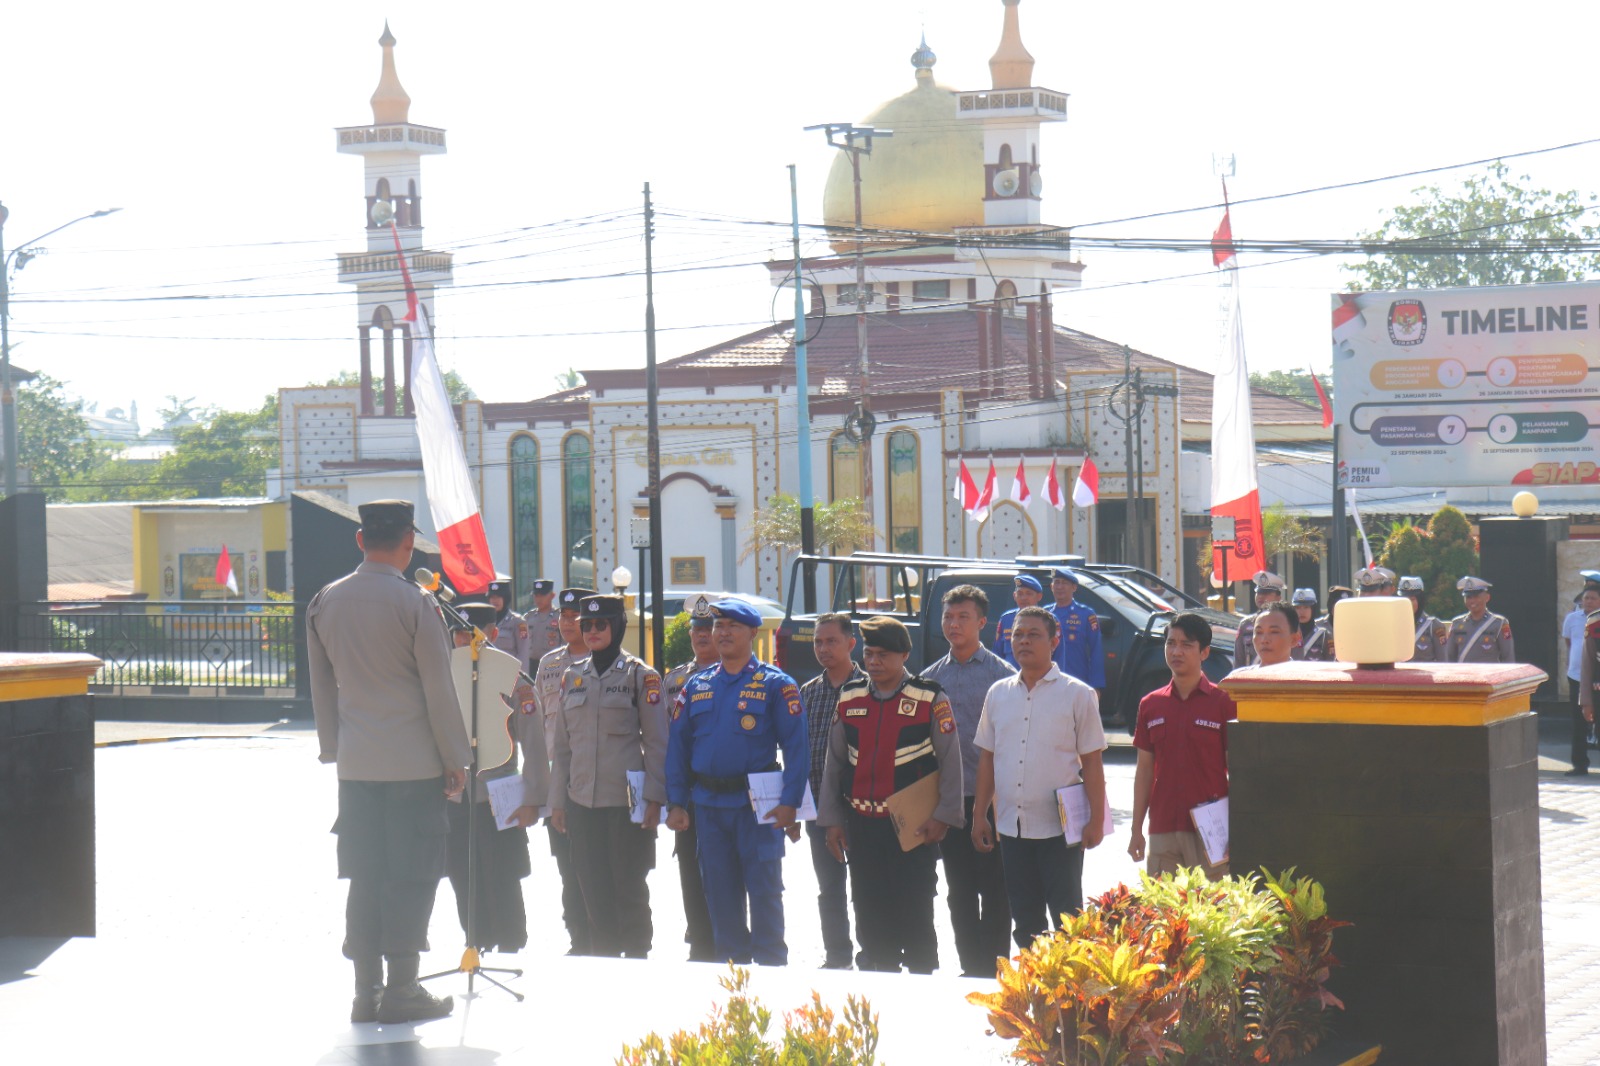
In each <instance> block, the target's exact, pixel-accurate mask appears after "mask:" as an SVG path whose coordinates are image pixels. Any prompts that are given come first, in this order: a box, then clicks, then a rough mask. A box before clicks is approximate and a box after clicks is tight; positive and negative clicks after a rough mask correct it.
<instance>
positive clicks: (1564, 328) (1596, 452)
mask: <svg viewBox="0 0 1600 1066" xmlns="http://www.w3.org/2000/svg"><path fill="white" fill-rule="evenodd" d="M1333 383H1334V418H1335V422H1336V424H1337V425H1339V426H1341V427H1343V428H1342V429H1341V430H1340V435H1339V471H1338V477H1339V484H1340V485H1341V486H1342V487H1345V488H1364V487H1386V486H1391V485H1393V486H1406V487H1415V488H1429V487H1441V488H1442V487H1447V486H1455V485H1529V486H1539V485H1597V484H1600V283H1587V282H1586V283H1578V284H1569V285H1519V286H1506V287H1484V288H1467V289H1406V290H1402V291H1398V292H1360V293H1336V294H1334V296H1333Z"/></svg>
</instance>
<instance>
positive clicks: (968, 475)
mask: <svg viewBox="0 0 1600 1066" xmlns="http://www.w3.org/2000/svg"><path fill="white" fill-rule="evenodd" d="M955 495H956V499H957V500H959V501H960V502H961V509H962V510H963V511H965V512H966V513H967V514H971V513H972V509H973V508H974V507H976V506H978V485H977V483H976V482H974V481H973V480H972V471H970V470H968V469H967V461H966V460H965V459H962V460H961V474H960V476H959V477H957V478H956V493H955Z"/></svg>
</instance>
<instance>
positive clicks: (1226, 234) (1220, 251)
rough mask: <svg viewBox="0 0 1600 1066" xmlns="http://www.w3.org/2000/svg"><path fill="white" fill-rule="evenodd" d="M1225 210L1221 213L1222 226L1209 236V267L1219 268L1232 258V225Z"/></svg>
mask: <svg viewBox="0 0 1600 1066" xmlns="http://www.w3.org/2000/svg"><path fill="white" fill-rule="evenodd" d="M1228 214H1229V212H1228V210H1227V208H1223V211H1222V225H1220V226H1218V227H1217V231H1216V232H1215V233H1213V234H1212V235H1211V265H1212V266H1221V265H1222V264H1223V263H1226V262H1227V261H1228V260H1230V259H1232V258H1233V223H1232V222H1231V221H1230V220H1229V218H1228Z"/></svg>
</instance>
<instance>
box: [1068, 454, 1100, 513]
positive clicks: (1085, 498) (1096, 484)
mask: <svg viewBox="0 0 1600 1066" xmlns="http://www.w3.org/2000/svg"><path fill="white" fill-rule="evenodd" d="M1072 502H1073V503H1075V504H1077V505H1078V506H1079V507H1093V506H1094V505H1095V504H1096V503H1099V502H1100V468H1099V467H1097V466H1095V465H1094V460H1093V459H1091V458H1089V457H1088V456H1087V455H1086V456H1084V457H1083V465H1082V466H1080V467H1078V482H1077V484H1075V485H1073V486H1072Z"/></svg>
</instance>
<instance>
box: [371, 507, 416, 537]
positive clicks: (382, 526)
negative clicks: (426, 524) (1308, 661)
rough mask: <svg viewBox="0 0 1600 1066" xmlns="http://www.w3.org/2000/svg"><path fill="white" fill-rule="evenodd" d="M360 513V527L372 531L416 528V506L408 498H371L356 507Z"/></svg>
mask: <svg viewBox="0 0 1600 1066" xmlns="http://www.w3.org/2000/svg"><path fill="white" fill-rule="evenodd" d="M356 510H357V511H358V512H360V514H361V528H362V529H370V530H372V531H373V532H378V531H380V530H382V531H385V532H387V531H392V530H396V529H411V530H416V528H417V527H416V525H415V524H414V523H415V520H416V506H415V505H414V504H412V502H411V501H410V500H373V501H372V502H371V503H363V504H361V505H360V506H358V507H357V508H356Z"/></svg>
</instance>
